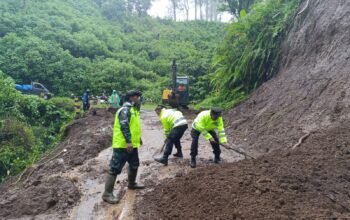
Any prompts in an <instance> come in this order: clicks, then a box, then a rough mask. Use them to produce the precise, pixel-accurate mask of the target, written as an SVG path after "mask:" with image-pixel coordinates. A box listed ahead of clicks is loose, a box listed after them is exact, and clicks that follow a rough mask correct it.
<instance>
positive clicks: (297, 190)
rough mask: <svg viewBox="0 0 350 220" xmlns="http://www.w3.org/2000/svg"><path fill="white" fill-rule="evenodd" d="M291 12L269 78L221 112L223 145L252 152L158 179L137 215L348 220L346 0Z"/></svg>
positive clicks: (314, 1)
mask: <svg viewBox="0 0 350 220" xmlns="http://www.w3.org/2000/svg"><path fill="white" fill-rule="evenodd" d="M298 11H299V13H297V15H296V16H295V18H294V25H293V27H292V29H291V31H290V33H289V34H288V36H287V39H286V40H285V41H284V43H283V45H282V53H281V61H280V66H279V71H278V74H277V75H276V77H275V78H273V79H271V80H270V81H268V82H266V83H265V84H264V85H262V86H261V87H260V88H259V89H258V90H257V91H255V92H254V93H253V94H252V95H251V97H250V98H249V99H248V100H247V101H246V102H245V103H242V104H241V105H240V106H238V107H236V108H234V109H232V110H230V111H229V112H227V113H226V114H225V115H224V117H225V121H226V128H227V129H226V133H227V134H228V136H229V142H231V143H234V144H236V145H237V146H239V147H241V148H243V149H245V150H246V151H247V152H249V153H251V154H254V155H260V157H259V158H258V159H256V160H244V161H241V162H237V163H233V164H223V165H221V166H219V167H217V166H213V167H209V168H202V169H196V170H194V171H192V172H191V173H190V174H189V175H184V176H180V177H178V178H176V179H175V180H171V179H169V180H166V181H165V182H163V183H162V184H160V185H158V186H157V187H155V189H154V190H153V191H151V192H149V193H147V194H146V195H145V196H144V198H143V199H141V200H139V201H138V204H137V207H136V209H135V212H137V218H138V219H288V218H293V219H303V218H311V219H319V218H333V217H347V218H349V217H350V214H349V213H350V194H349V187H350V176H349V169H350V161H349V159H350V133H349V132H350V126H349V122H350V108H349V107H350V106H349V104H350V73H349V71H350V60H349V58H350V49H349V44H350V38H349V36H350V1H341V0H339V1H323V0H306V1H303V3H302V5H301V6H300V8H299V10H298ZM305 134H310V135H309V136H308V138H307V139H306V140H305V142H304V143H302V144H301V146H299V147H297V148H295V149H294V150H292V149H291V148H292V147H293V146H294V145H295V144H296V143H297V142H298V141H299V140H300V138H301V137H303V136H305Z"/></svg>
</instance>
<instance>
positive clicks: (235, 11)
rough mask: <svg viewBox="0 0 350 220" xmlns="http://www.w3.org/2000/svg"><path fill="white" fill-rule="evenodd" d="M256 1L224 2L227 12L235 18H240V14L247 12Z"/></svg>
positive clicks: (236, 0)
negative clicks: (243, 11)
mask: <svg viewBox="0 0 350 220" xmlns="http://www.w3.org/2000/svg"><path fill="white" fill-rule="evenodd" d="M257 1H258V0H226V3H227V6H228V10H227V11H229V12H230V13H231V14H232V15H233V16H235V17H236V18H239V17H240V12H241V11H242V10H245V11H246V12H249V9H250V6H251V5H252V4H254V3H255V2H257Z"/></svg>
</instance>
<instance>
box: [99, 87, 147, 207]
mask: <svg viewBox="0 0 350 220" xmlns="http://www.w3.org/2000/svg"><path fill="white" fill-rule="evenodd" d="M140 97H141V92H140V91H137V90H132V91H129V92H127V94H126V102H125V103H124V104H123V106H122V107H121V108H120V109H119V110H118V111H117V113H116V116H115V122H114V130H113V143H112V147H113V156H112V159H111V161H110V170H109V172H108V176H107V180H106V184H105V192H104V193H103V195H102V199H103V200H104V201H106V202H108V203H111V204H115V203H117V202H118V199H117V198H116V197H115V196H114V195H113V189H114V184H115V180H116V178H117V175H118V174H120V173H121V171H122V169H123V167H124V165H125V163H126V162H128V164H129V169H128V181H129V184H128V188H129V189H143V188H144V186H143V185H140V184H137V183H136V182H135V180H136V176H137V169H138V167H139V165H140V161H139V155H138V148H139V147H140V146H141V121H140Z"/></svg>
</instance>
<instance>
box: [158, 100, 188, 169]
mask: <svg viewBox="0 0 350 220" xmlns="http://www.w3.org/2000/svg"><path fill="white" fill-rule="evenodd" d="M170 106H171V107H172V108H171V109H165V108H163V109H161V108H158V109H156V111H157V113H158V112H159V110H160V109H161V110H160V114H159V117H160V121H161V123H162V126H163V128H164V133H165V136H166V137H167V138H166V139H165V142H164V144H166V147H165V150H164V154H163V157H161V158H155V159H154V160H155V161H157V162H159V163H162V164H164V165H165V166H166V165H168V157H169V155H170V154H171V151H172V150H173V145H175V147H176V149H177V152H176V153H175V154H174V156H175V157H179V158H182V157H183V154H182V146H181V142H180V139H181V138H182V136H183V134H184V133H185V131H186V129H187V128H188V125H187V121H186V119H185V117H184V116H183V114H182V112H180V111H179V110H178V109H177V108H178V104H177V103H170Z"/></svg>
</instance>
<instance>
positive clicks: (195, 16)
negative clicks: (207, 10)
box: [194, 0, 198, 20]
mask: <svg viewBox="0 0 350 220" xmlns="http://www.w3.org/2000/svg"><path fill="white" fill-rule="evenodd" d="M197 1H198V0H194V20H197V3H198V2H197Z"/></svg>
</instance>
